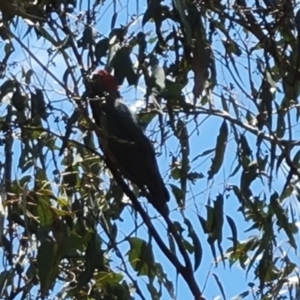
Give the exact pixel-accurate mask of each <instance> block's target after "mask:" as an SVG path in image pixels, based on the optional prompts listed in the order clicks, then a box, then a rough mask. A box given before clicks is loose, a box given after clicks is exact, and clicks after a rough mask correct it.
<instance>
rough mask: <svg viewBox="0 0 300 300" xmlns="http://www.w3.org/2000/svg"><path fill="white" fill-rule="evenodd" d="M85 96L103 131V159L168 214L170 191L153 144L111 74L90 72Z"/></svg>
mask: <svg viewBox="0 0 300 300" xmlns="http://www.w3.org/2000/svg"><path fill="white" fill-rule="evenodd" d="M88 96H89V98H90V101H89V102H90V107H91V111H92V115H93V119H94V121H95V123H96V125H97V126H98V128H99V129H101V130H102V132H103V134H102V137H99V140H100V146H101V148H102V150H103V153H104V155H105V156H106V158H107V159H108V160H109V162H110V163H112V164H113V165H114V166H115V167H116V168H117V169H118V170H119V171H120V173H121V174H122V175H123V176H124V177H125V178H127V179H129V180H130V181H131V182H132V183H134V184H135V185H136V186H137V187H139V188H140V189H141V190H142V191H145V188H146V191H147V194H148V196H149V197H147V198H148V201H149V202H150V203H151V204H152V205H153V206H154V207H155V208H156V209H157V210H158V211H159V212H160V213H162V214H163V213H168V206H167V202H168V201H169V200H170V194H169V192H168V190H167V188H166V186H165V184H164V181H163V179H162V177H161V174H160V171H159V167H158V164H157V160H156V156H155V151H154V148H153V145H152V144H151V142H150V140H149V139H148V137H147V136H146V135H145V133H144V131H143V130H142V128H141V127H140V126H139V123H138V120H137V117H136V115H135V114H133V112H131V111H130V109H129V108H128V106H127V105H126V104H125V103H124V102H123V99H122V97H121V94H120V92H119V86H118V84H117V81H116V79H115V78H114V76H113V75H111V74H110V73H108V72H107V71H106V70H98V71H96V72H94V74H93V75H92V80H91V86H90V89H89V92H88ZM95 97H97V98H99V99H103V100H104V101H103V100H102V101H101V100H99V101H95V100H94V99H92V98H95Z"/></svg>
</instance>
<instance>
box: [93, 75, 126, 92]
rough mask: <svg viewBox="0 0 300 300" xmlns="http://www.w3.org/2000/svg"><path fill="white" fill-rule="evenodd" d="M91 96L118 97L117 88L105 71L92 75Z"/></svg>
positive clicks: (113, 80)
mask: <svg viewBox="0 0 300 300" xmlns="http://www.w3.org/2000/svg"><path fill="white" fill-rule="evenodd" d="M92 87H93V94H94V95H93V96H99V97H104V96H106V95H107V94H108V95H109V96H111V97H113V98H114V97H119V96H120V94H119V86H118V83H117V80H116V79H115V77H114V76H112V75H111V74H109V73H108V72H107V71H105V70H99V71H96V72H95V73H94V74H93V75H92Z"/></svg>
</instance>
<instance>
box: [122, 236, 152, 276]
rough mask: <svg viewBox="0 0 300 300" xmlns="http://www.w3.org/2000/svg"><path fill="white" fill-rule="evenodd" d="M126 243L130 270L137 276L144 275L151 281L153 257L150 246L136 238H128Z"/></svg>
mask: <svg viewBox="0 0 300 300" xmlns="http://www.w3.org/2000/svg"><path fill="white" fill-rule="evenodd" d="M128 242H129V244H130V250H129V251H128V252H127V255H128V259H129V262H130V264H131V266H132V268H133V269H134V270H135V271H136V272H138V274H139V276H143V275H145V276H148V277H149V279H151V278H152V279H153V276H154V274H153V265H154V256H153V252H152V246H151V244H149V243H147V242H146V241H144V240H142V239H140V238H137V237H131V238H128Z"/></svg>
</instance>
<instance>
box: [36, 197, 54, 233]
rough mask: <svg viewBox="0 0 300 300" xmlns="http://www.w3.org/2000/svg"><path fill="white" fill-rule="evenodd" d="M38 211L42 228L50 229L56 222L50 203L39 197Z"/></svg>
mask: <svg viewBox="0 0 300 300" xmlns="http://www.w3.org/2000/svg"><path fill="white" fill-rule="evenodd" d="M37 211H38V216H39V220H40V224H41V227H44V228H50V226H51V225H52V223H53V221H54V214H53V211H52V209H51V206H50V203H49V202H48V201H47V200H45V199H44V198H42V197H39V201H38V205H37Z"/></svg>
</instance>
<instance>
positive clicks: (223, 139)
mask: <svg viewBox="0 0 300 300" xmlns="http://www.w3.org/2000/svg"><path fill="white" fill-rule="evenodd" d="M227 138H228V127H227V124H226V121H225V120H224V121H223V123H222V125H221V127H220V132H219V135H218V138H217V144H216V152H215V156H214V158H213V161H212V164H211V167H210V169H209V171H208V180H210V179H212V178H213V177H214V175H215V174H217V173H218V172H219V170H220V168H221V166H222V164H223V160H224V155H225V149H226V143H227Z"/></svg>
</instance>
